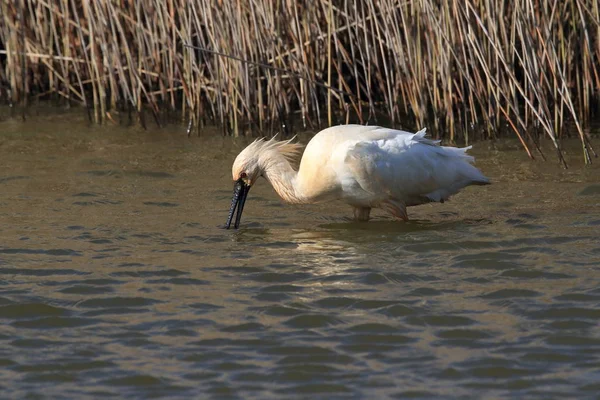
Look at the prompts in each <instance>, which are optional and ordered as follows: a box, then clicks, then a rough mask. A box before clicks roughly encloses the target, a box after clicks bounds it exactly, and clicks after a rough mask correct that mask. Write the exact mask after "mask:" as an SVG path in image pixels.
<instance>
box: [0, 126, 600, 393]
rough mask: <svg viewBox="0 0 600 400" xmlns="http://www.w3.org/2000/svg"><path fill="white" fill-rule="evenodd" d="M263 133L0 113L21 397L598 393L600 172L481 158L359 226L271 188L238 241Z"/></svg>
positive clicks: (483, 146) (10, 359)
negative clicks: (191, 133)
mask: <svg viewBox="0 0 600 400" xmlns="http://www.w3.org/2000/svg"><path fill="white" fill-rule="evenodd" d="M244 143H245V142H244V141H243V140H237V141H236V140H234V139H231V138H222V137H218V135H217V136H215V135H211V136H210V137H208V138H192V139H188V138H187V137H185V133H184V132H183V129H181V128H171V129H169V128H165V129H163V130H161V131H149V132H142V131H139V130H137V129H134V128H122V127H113V126H107V127H88V126H87V125H86V124H85V123H83V122H79V120H75V121H74V120H73V118H71V117H69V119H68V120H65V119H62V118H59V117H54V118H47V117H38V118H34V119H33V120H31V121H29V122H26V123H22V122H15V121H14V120H9V121H4V122H1V123H0V220H1V222H2V223H1V224H0V324H1V325H0V365H1V366H2V368H1V369H0V377H1V379H0V391H1V393H2V397H5V398H6V397H10V398H23V397H30V398H46V397H48V398H78V399H83V398H94V399H97V398H103V397H114V396H115V395H118V396H120V397H126V398H156V397H169V398H190V397H195V398H243V399H280V398H308V397H317V398H347V397H350V398H370V399H375V398H439V397H444V398H482V397H485V398H499V397H505V398H530V399H531V398H540V399H542V398H543V399H549V398H556V399H563V398H595V397H596V396H597V395H598V393H600V324H599V322H598V321H600V239H599V234H600V178H599V177H600V169H599V168H598V165H600V161H597V162H596V165H594V166H592V167H591V168H583V167H582V166H581V164H580V163H581V161H580V158H581V154H580V151H579V150H578V147H577V145H576V144H575V143H567V147H569V146H570V150H569V154H570V155H571V156H572V158H571V159H570V160H569V161H570V162H571V168H570V169H569V170H567V171H565V170H562V169H560V168H558V167H557V166H556V163H555V161H554V159H553V158H552V157H553V156H554V154H553V153H552V152H551V151H547V155H548V157H549V158H550V159H551V160H550V161H548V162H545V163H544V162H542V161H536V162H531V161H528V160H527V159H526V157H525V154H524V152H522V151H521V150H519V147H518V143H516V142H514V141H510V140H508V141H500V142H494V143H492V142H482V143H478V144H476V146H475V149H474V151H473V154H474V155H475V156H476V157H477V158H478V163H477V165H478V166H479V167H480V168H481V169H482V170H483V171H484V172H485V173H486V174H487V175H488V176H490V178H491V179H492V180H493V182H494V184H493V185H491V186H488V187H473V188H468V189H467V190H465V191H464V192H463V193H461V194H459V195H458V196H455V197H454V198H453V200H452V201H450V202H448V203H446V204H443V205H439V204H436V205H426V206H421V207H417V208H411V209H409V215H410V216H411V218H412V219H413V220H412V221H411V222H409V223H399V222H394V221H390V220H389V219H388V218H387V216H385V215H384V214H377V213H376V215H375V219H374V220H373V221H371V222H369V223H366V224H365V223H354V222H351V221H350V220H349V219H348V217H349V216H350V215H351V210H350V208H349V207H347V206H344V205H342V204H336V203H332V204H326V205H322V206H287V205H283V204H281V202H280V201H279V200H278V198H277V197H276V195H275V193H274V192H273V191H272V189H271V188H270V187H269V186H268V184H267V183H266V181H261V182H259V183H258V184H257V186H256V187H255V188H254V189H253V190H252V191H251V192H250V196H249V199H248V202H247V204H246V209H245V212H244V220H243V222H242V229H240V230H239V231H227V230H223V229H221V228H220V227H219V226H220V225H222V224H223V223H224V222H225V218H226V215H227V210H228V207H229V201H230V196H231V190H232V183H231V175H230V166H231V162H232V160H233V158H234V157H235V155H236V154H237V152H238V151H239V150H240V149H241V148H242V147H243V146H244Z"/></svg>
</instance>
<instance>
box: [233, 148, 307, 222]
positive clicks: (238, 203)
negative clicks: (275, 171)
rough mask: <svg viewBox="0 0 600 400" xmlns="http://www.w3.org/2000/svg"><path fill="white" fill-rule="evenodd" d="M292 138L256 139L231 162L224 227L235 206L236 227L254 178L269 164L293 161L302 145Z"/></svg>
mask: <svg viewBox="0 0 600 400" xmlns="http://www.w3.org/2000/svg"><path fill="white" fill-rule="evenodd" d="M292 140H293V138H292V139H290V140H286V141H282V142H279V141H276V140H275V139H274V138H273V139H270V140H264V139H257V140H255V141H254V142H252V143H251V144H249V145H248V147H246V148H245V149H244V150H242V152H241V153H240V154H238V156H237V157H236V158H235V161H234V162H233V167H232V168H231V174H232V177H233V181H234V188H233V198H232V199H231V207H230V209H229V216H228V218H227V222H226V223H225V227H226V228H227V229H229V227H230V225H231V220H232V218H233V214H234V213H235V210H236V208H237V214H236V218H235V223H234V227H235V228H236V229H237V228H238V227H239V225H240V220H241V219H242V210H243V209H244V203H245V202H246V197H247V196H248V192H249V191H250V188H251V187H252V185H254V183H255V182H256V180H257V179H258V178H259V177H260V176H262V175H263V173H264V172H265V170H266V169H267V168H269V166H271V167H272V166H273V165H275V164H276V163H277V162H279V161H281V160H285V161H286V162H289V161H294V160H295V159H297V158H298V155H299V154H300V151H301V149H302V146H301V145H299V144H296V143H291V142H292Z"/></svg>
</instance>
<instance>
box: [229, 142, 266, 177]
mask: <svg viewBox="0 0 600 400" xmlns="http://www.w3.org/2000/svg"><path fill="white" fill-rule="evenodd" d="M255 143H257V142H254V143H252V144H250V145H249V146H248V147H246V148H245V149H244V150H242V152H241V153H240V154H238V156H237V157H236V158H235V161H234V162H233V166H232V167H231V174H232V176H233V181H234V182H237V181H240V180H241V181H243V182H244V184H246V185H248V186H249V187H250V186H252V185H253V184H254V182H256V180H257V179H258V177H259V176H261V175H262V168H261V165H260V162H259V159H260V153H259V152H258V151H257V150H259V149H258V148H257V146H256V145H255Z"/></svg>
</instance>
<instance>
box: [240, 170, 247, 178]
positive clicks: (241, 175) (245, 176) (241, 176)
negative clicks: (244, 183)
mask: <svg viewBox="0 0 600 400" xmlns="http://www.w3.org/2000/svg"><path fill="white" fill-rule="evenodd" d="M247 177H248V174H246V173H245V172H242V173H241V174H240V178H242V179H244V178H247Z"/></svg>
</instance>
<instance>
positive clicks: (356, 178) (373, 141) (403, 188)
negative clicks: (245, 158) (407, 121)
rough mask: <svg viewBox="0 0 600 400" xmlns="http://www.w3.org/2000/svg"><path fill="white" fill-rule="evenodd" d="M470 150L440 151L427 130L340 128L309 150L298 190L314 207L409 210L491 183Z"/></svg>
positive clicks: (322, 134) (321, 135) (315, 141)
mask: <svg viewBox="0 0 600 400" xmlns="http://www.w3.org/2000/svg"><path fill="white" fill-rule="evenodd" d="M467 149H468V148H462V149H460V148H455V147H442V146H439V145H438V142H436V141H432V140H429V139H427V138H425V131H424V130H423V131H420V132H418V133H416V134H414V133H409V132H404V131H399V130H394V129H389V128H382V127H377V126H362V125H340V126H334V127H331V128H327V129H325V130H323V131H321V132H319V133H318V134H317V135H315V137H314V138H313V139H312V140H311V141H310V142H309V144H308V145H307V147H306V149H305V151H304V155H303V157H302V161H301V163H300V169H299V174H298V177H299V181H298V184H299V186H300V187H301V189H302V191H303V192H304V193H305V194H306V196H307V198H310V199H311V200H312V201H324V200H330V199H335V198H342V199H345V200H346V201H347V202H348V203H350V204H353V205H355V206H364V207H377V206H378V203H380V202H382V201H385V200H386V199H394V200H397V201H399V202H401V203H404V204H405V205H407V206H409V205H417V204H422V203H425V202H428V201H443V200H445V199H447V198H448V197H449V196H450V195H452V194H454V193H456V192H458V191H459V190H460V189H461V188H463V187H465V186H467V185H470V184H486V183H488V180H487V178H486V177H485V176H483V175H482V174H481V172H480V171H479V170H478V169H477V168H475V167H473V166H472V165H471V162H472V161H473V158H472V157H471V156H469V155H467V154H466V150H467Z"/></svg>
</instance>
